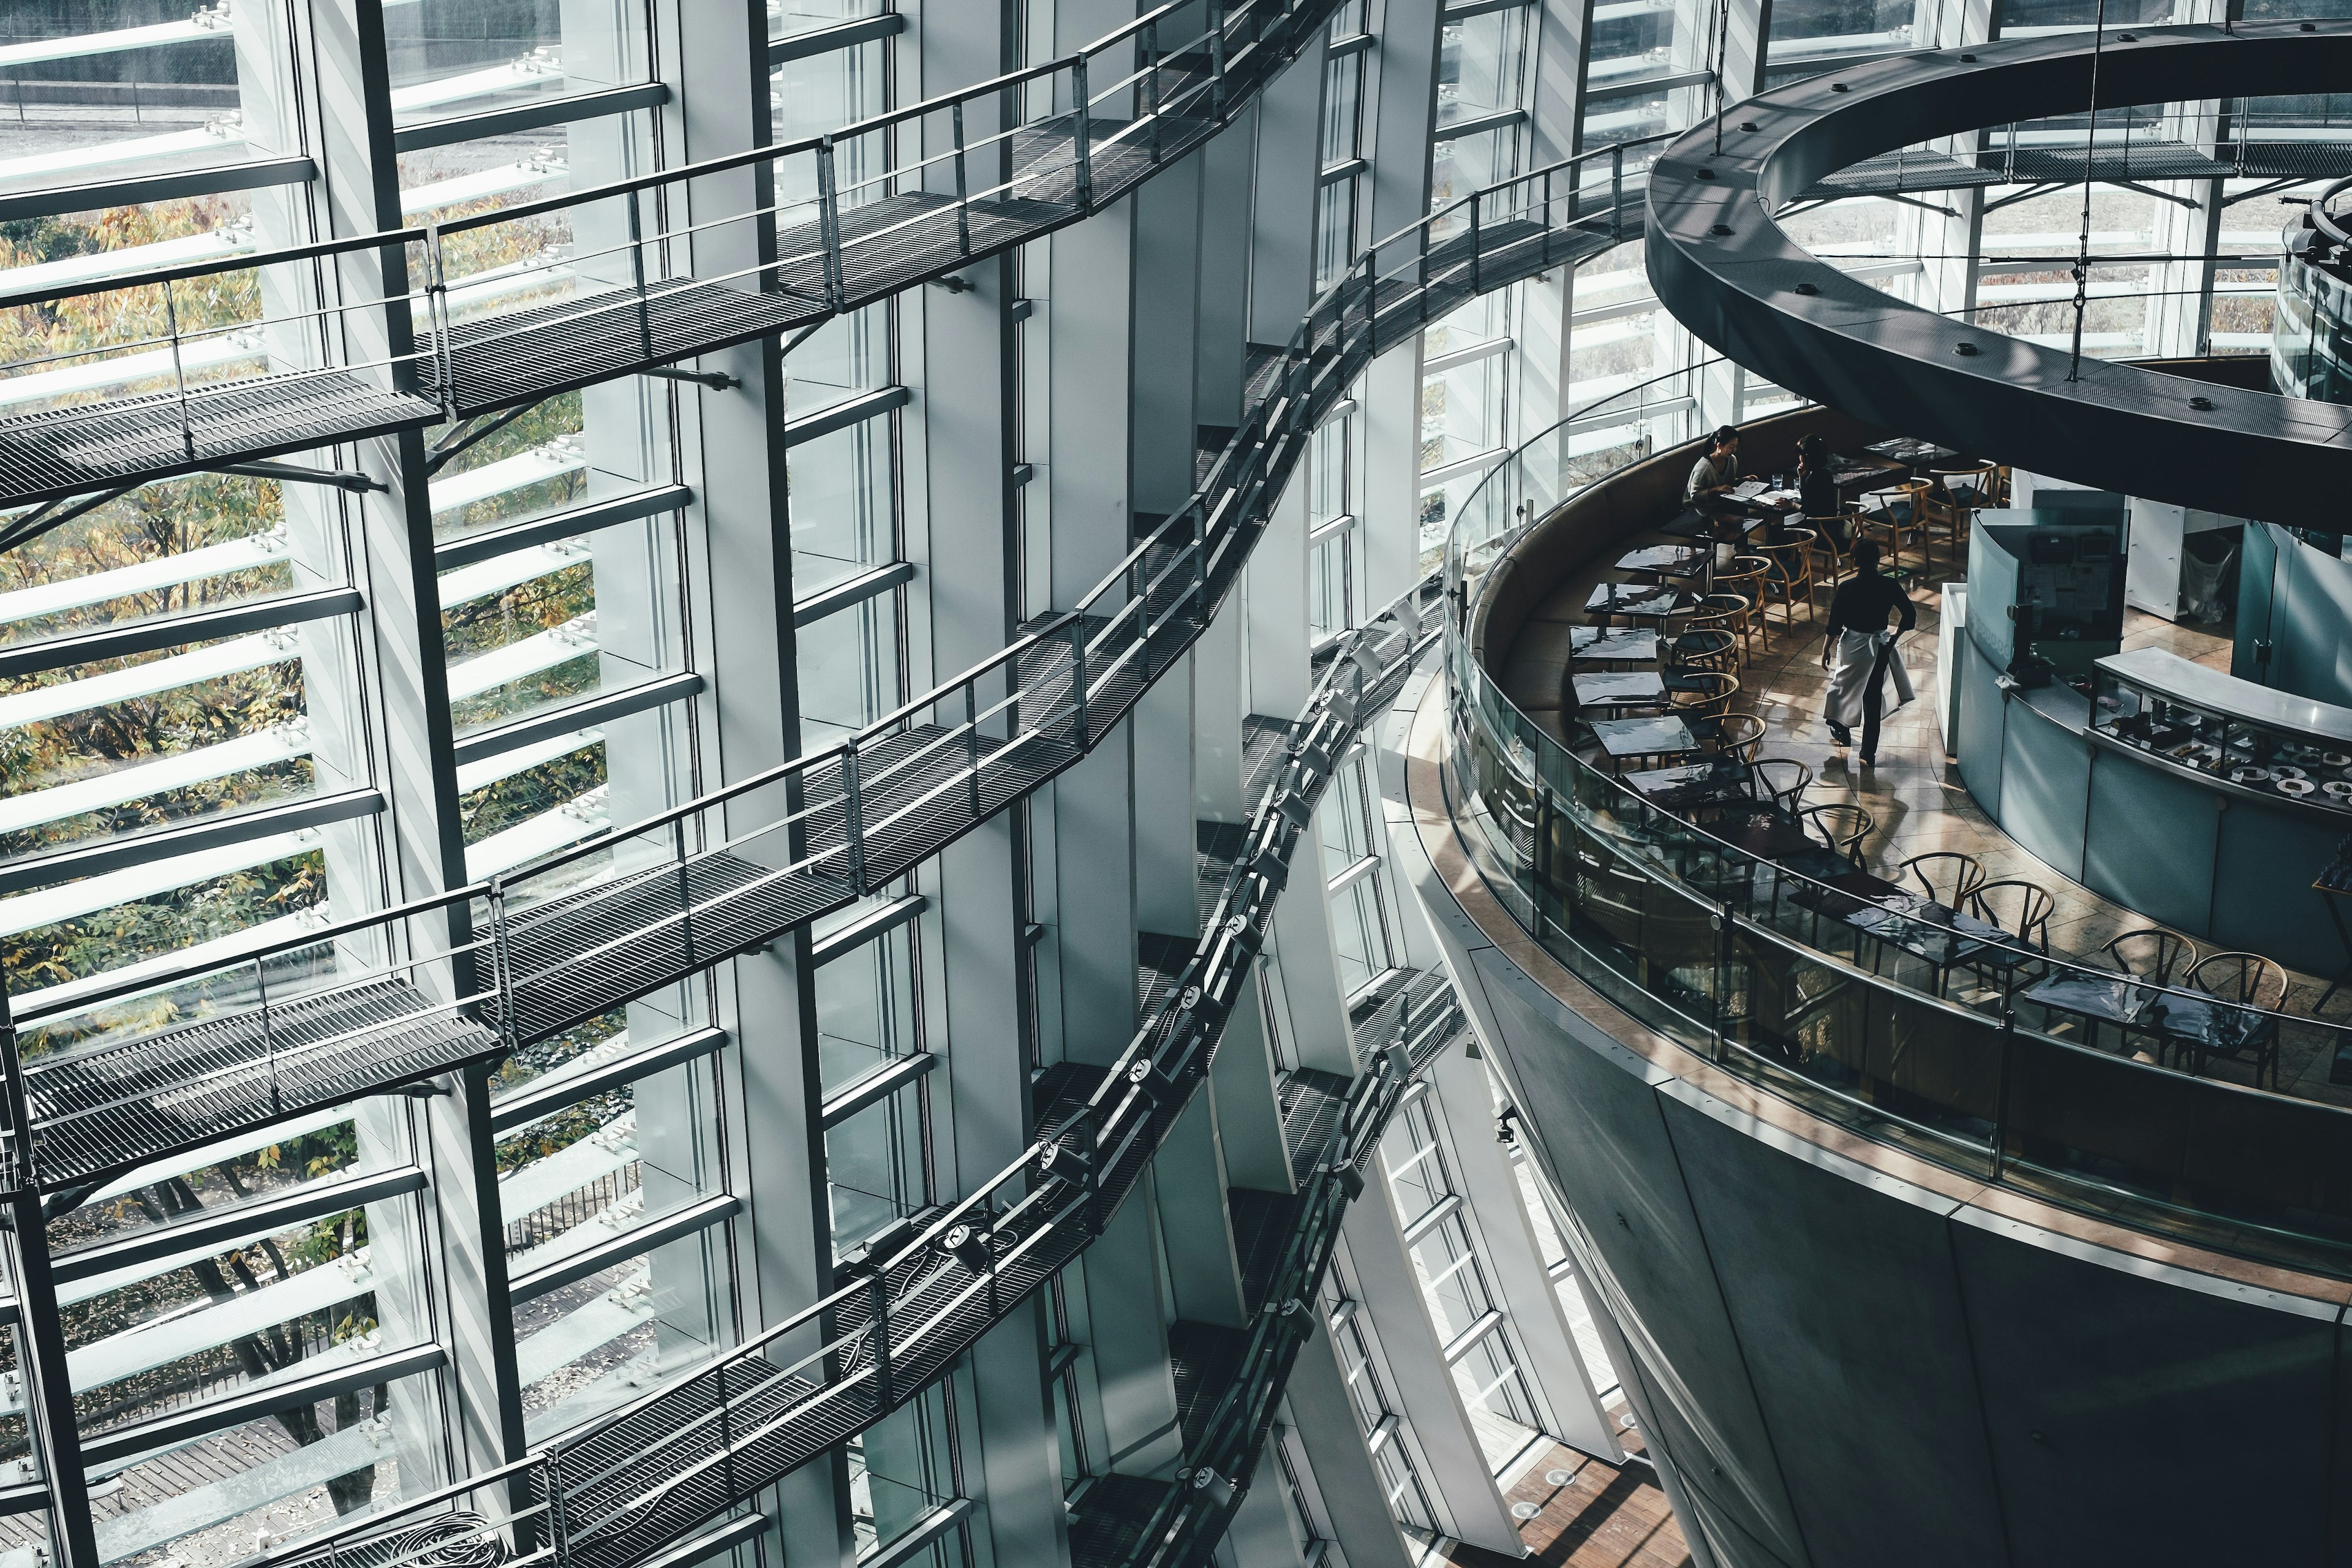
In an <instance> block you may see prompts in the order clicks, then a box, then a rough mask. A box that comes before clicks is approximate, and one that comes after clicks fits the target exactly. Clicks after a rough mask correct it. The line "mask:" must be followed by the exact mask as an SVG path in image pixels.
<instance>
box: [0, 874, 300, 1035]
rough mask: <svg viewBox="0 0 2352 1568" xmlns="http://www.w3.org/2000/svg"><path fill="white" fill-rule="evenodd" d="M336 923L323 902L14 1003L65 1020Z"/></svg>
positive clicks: (20, 1012) (15, 996) (22, 1010)
mask: <svg viewBox="0 0 2352 1568" xmlns="http://www.w3.org/2000/svg"><path fill="white" fill-rule="evenodd" d="M6 907H7V906H6V903H5V902H0V909H5V908H6ZM333 918H334V917H333V914H332V912H331V910H329V908H328V906H327V905H326V904H325V903H324V902H323V901H322V902H320V903H316V904H313V905H311V906H310V908H309V909H307V910H298V911H297V912H295V913H293V914H290V915H279V916H278V918H277V919H276V920H268V921H262V922H261V923H260V924H259V925H251V926H247V927H246V928H245V930H243V931H231V932H230V933H229V934H228V935H226V936H216V937H215V938H213V939H212V940H211V941H210V942H196V943H194V945H193V946H189V947H183V948H178V949H175V950H174V951H173V952H159V953H157V954H156V955H155V956H154V957H152V958H142V959H141V960H140V961H139V962H138V963H126V964H123V965H122V966H121V967H120V968H116V969H110V970H108V971H107V972H106V973H103V974H92V975H89V977H87V978H85V979H81V980H68V981H67V982H66V983H65V984H61V985H45V986H43V987H42V988H41V989H39V990H37V991H18V992H14V993H11V994H10V995H9V998H8V1001H9V1003H10V1005H12V1006H13V1007H14V1008H15V1009H16V1016H18V1017H20V1018H21V1017H24V1016H26V1015H27V1014H29V1013H30V1012H31V1011H32V1009H33V1008H35V1007H39V1008H41V1009H42V1010H43V1011H44V1012H45V1013H47V1015H48V1016H51V1017H57V1016H62V1015H60V1014H59V1012H58V1009H60V1008H65V1007H69V1006H70V1005H72V1004H73V1003H74V1002H75V1001H77V1000H79V998H81V997H84V996H89V995H91V994H95V993H97V992H100V991H109V990H111V989H113V988H114V987H115V986H118V985H121V984H126V983H130V982H137V981H140V980H143V979H146V978H147V977H149V976H151V975H152V976H163V977H169V976H172V975H177V974H181V973H185V972H186V971H187V970H189V969H190V968H197V969H206V968H212V967H215V966H216V965H219V964H223V963H234V962H235V961H236V958H237V956H238V955H239V954H240V953H247V952H256V951H257V950H259V949H261V948H265V947H268V946H269V945H270V944H271V943H272V942H282V941H284V940H286V939H288V938H289V937H294V936H299V935H300V934H301V933H302V932H303V931H317V930H318V929H320V927H321V926H324V925H326V924H327V923H328V921H331V920H332V919H333ZM159 984H169V981H168V979H166V980H164V981H162V982H159ZM133 994H136V993H132V994H126V995H123V996H121V997H118V998H115V1000H117V1001H123V1002H128V1001H130V1000H131V995H133Z"/></svg>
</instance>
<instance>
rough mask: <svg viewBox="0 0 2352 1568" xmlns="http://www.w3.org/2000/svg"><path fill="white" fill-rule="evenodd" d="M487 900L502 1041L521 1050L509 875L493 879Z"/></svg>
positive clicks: (491, 960) (491, 979)
mask: <svg viewBox="0 0 2352 1568" xmlns="http://www.w3.org/2000/svg"><path fill="white" fill-rule="evenodd" d="M483 901H484V902H486V903H487V904H488V905H489V908H490V984H491V987H492V989H493V990H494V991H495V992H496V993H497V994H498V999H499V1000H498V1008H499V1040H500V1041H501V1042H502V1043H504V1045H505V1046H506V1048H507V1049H508V1050H509V1051H513V1050H517V1049H519V1048H520V1047H521V1044H522V1042H521V1040H520V1038H518V1037H517V1031H516V1028H515V1007H516V1003H517V997H516V994H515V977H514V968H513V950H512V948H511V947H510V946H509V937H508V931H507V886H506V876H505V873H503V872H501V873H499V875H498V876H495V877H492V878H491V879H490V890H489V891H488V893H487V894H485V895H484V898H483Z"/></svg>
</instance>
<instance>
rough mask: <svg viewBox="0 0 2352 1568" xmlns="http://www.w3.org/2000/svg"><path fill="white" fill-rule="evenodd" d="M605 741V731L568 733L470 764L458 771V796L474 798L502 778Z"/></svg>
mask: <svg viewBox="0 0 2352 1568" xmlns="http://www.w3.org/2000/svg"><path fill="white" fill-rule="evenodd" d="M602 740H604V731H602V730H594V729H589V730H573V731H570V732H569V733H567V734H562V735H551V736H549V737H548V738H547V739H546V740H543V741H533V742H531V743H530V744H529V745H527V746H517V747H516V748H515V749H514V750H513V751H511V752H499V754H498V755H497V756H495V757H489V758H486V759H485V760H483V761H481V762H478V763H466V764H465V765H464V766H462V767H460V768H459V769H458V770H457V793H458V794H459V795H471V794H473V793H474V792H475V791H476V790H478V789H487V788H488V787H489V786H490V785H491V784H496V783H498V782H499V780H500V779H510V778H512V777H514V776H515V774H517V773H525V772H528V771H529V770H530V769H532V768H535V767H537V766H539V765H540V763H551V762H553V761H555V759H556V758H558V757H568V756H570V755H571V754H572V752H577V751H579V750H581V749H582V748H583V747H587V746H593V745H595V744H596V743H597V742H600V741H602Z"/></svg>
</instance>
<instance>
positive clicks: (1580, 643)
mask: <svg viewBox="0 0 2352 1568" xmlns="http://www.w3.org/2000/svg"><path fill="white" fill-rule="evenodd" d="M1568 657H1569V658H1571V659H1579V658H1591V659H1602V658H1614V659H1623V660H1626V661H1628V662H1648V661H1652V660H1654V659H1655V658H1657V657H1658V634H1657V633H1655V632H1652V631H1630V630H1620V629H1618V628H1616V627H1613V626H1570V627H1569V629H1568Z"/></svg>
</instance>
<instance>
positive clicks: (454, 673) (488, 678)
mask: <svg viewBox="0 0 2352 1568" xmlns="http://www.w3.org/2000/svg"><path fill="white" fill-rule="evenodd" d="M595 651H596V612H595V611H593V610H591V611H589V612H588V613H587V614H586V615H584V616H579V617H577V618H576V619H573V620H569V621H566V622H564V623H563V624H562V626H555V627H551V629H549V630H547V631H543V632H535V633H533V634H532V635H531V636H530V637H521V638H519V639H517V640H516V641H514V642H510V643H509V644H507V645H506V646H505V647H501V648H497V649H494V650H492V651H491V652H489V653H486V654H483V655H481V656H480V657H479V658H468V659H464V660H461V661H460V662H458V663H457V664H453V665H451V666H450V667H449V700H450V701H452V702H463V701H464V700H466V699H467V698H469V697H479V696H480V695H481V694H482V693H483V692H485V691H495V690H497V689H499V687H501V686H504V685H506V684H507V683H508V682H509V681H511V680H524V679H529V678H530V677H531V676H534V675H540V674H543V673H544V672H546V671H548V670H551V669H553V668H555V667H556V666H558V665H560V664H568V663H570V662H571V661H572V659H575V658H583V657H584V656H586V655H588V654H592V653H594V652H595ZM0 700H5V699H0Z"/></svg>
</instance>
